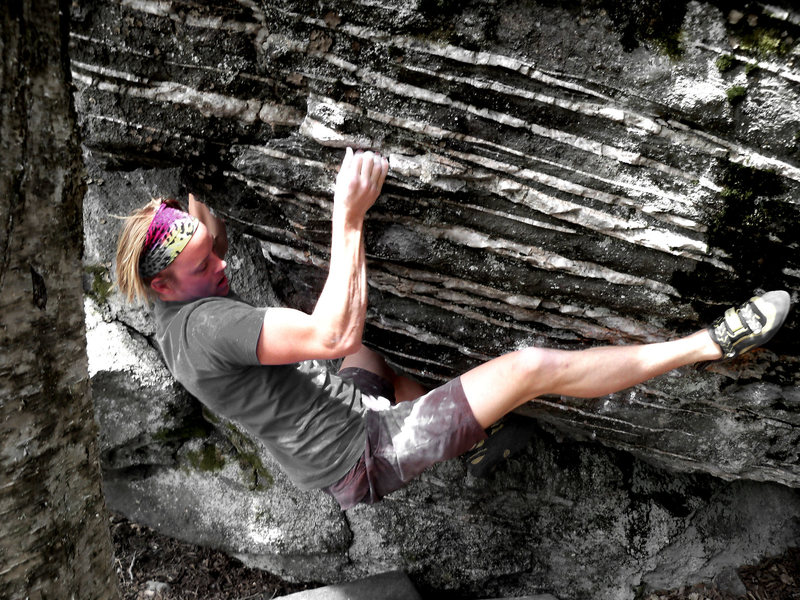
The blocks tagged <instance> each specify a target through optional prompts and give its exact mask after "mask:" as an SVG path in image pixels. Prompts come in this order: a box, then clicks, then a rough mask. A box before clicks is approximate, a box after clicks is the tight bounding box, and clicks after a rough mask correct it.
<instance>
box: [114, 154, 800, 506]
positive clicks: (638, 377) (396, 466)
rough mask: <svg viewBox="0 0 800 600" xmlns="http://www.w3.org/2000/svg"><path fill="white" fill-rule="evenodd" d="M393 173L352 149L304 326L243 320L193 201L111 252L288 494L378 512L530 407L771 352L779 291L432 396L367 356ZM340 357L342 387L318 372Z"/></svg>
mask: <svg viewBox="0 0 800 600" xmlns="http://www.w3.org/2000/svg"><path fill="white" fill-rule="evenodd" d="M388 169H389V163H388V161H387V160H386V159H385V158H383V157H381V156H379V155H378V154H374V153H372V152H363V153H362V152H353V151H352V150H351V149H348V150H347V151H346V153H345V157H344V160H343V162H342V165H341V168H340V170H339V174H338V175H337V178H336V185H335V191H334V203H333V214H332V240H331V256H330V265H329V270H328V276H327V279H326V282H325V285H324V287H323V289H322V292H321V293H320V296H319V298H318V300H317V302H316V305H315V308H314V310H313V311H312V312H311V314H307V313H304V312H301V311H298V310H294V309H290V308H282V307H253V306H250V305H249V304H247V303H245V302H243V301H241V300H240V299H238V298H237V297H236V296H235V295H233V294H231V293H230V288H229V284H228V280H227V277H226V275H225V267H226V263H225V261H224V256H225V251H226V248H227V238H226V234H225V228H224V225H223V224H222V223H221V221H220V220H219V219H217V218H216V217H214V216H213V215H212V214H211V213H210V212H209V211H208V209H206V208H205V206H204V205H203V204H201V203H199V202H197V200H196V199H195V198H194V197H193V196H191V195H190V198H189V212H188V213H187V212H184V211H183V210H182V209H181V208H180V206H179V205H178V204H177V203H176V202H174V201H164V202H162V201H153V202H151V203H150V204H148V205H147V206H145V207H144V208H142V209H139V210H138V211H136V212H134V213H133V214H132V215H131V216H130V217H128V219H127V222H126V224H125V226H124V229H123V232H122V234H121V236H120V240H119V246H118V252H117V267H116V271H117V283H118V286H119V288H120V290H121V291H122V293H123V294H124V295H125V296H126V297H127V298H128V300H129V301H134V300H136V299H139V300H147V301H152V302H153V304H154V308H153V313H154V317H155V321H156V342H157V345H158V346H159V348H160V350H161V352H162V354H163V356H164V359H165V361H166V364H167V367H168V368H169V370H170V372H171V373H172V374H173V376H174V377H175V378H176V379H177V380H178V381H179V382H180V383H181V384H183V386H184V387H185V388H186V389H187V390H188V391H189V392H190V393H192V394H193V395H194V396H196V397H197V398H198V399H199V400H200V401H201V402H202V403H204V404H205V405H206V406H208V407H209V408H210V409H211V410H212V411H214V412H216V413H219V414H221V415H224V416H226V417H228V418H230V419H232V420H234V421H236V422H238V423H239V424H241V425H242V426H243V427H244V428H246V429H247V430H248V431H249V432H250V433H251V434H252V435H254V436H256V437H258V438H259V439H260V440H262V441H263V442H264V444H265V445H266V446H267V448H268V449H269V450H270V452H271V453H272V454H273V456H274V457H275V459H276V460H277V461H278V462H279V463H280V464H281V465H282V467H283V469H284V470H285V472H286V473H287V475H288V476H289V478H290V479H291V480H292V481H293V482H294V483H295V484H296V485H298V486H299V487H301V488H304V489H309V488H320V489H323V490H325V491H326V492H327V493H329V494H331V495H332V496H333V497H334V498H335V499H336V500H337V502H338V503H339V504H340V506H341V507H342V508H343V509H347V508H350V507H352V506H355V505H356V504H359V503H373V502H377V501H378V500H380V499H381V498H382V497H384V496H385V495H387V494H389V493H391V492H392V491H395V490H397V489H399V488H400V487H402V486H403V485H405V484H406V483H407V482H409V481H410V480H411V479H413V478H414V477H415V476H417V475H418V474H419V473H421V472H422V471H423V470H424V469H426V468H427V467H429V466H430V465H432V464H434V463H436V462H439V461H442V460H446V459H449V458H453V457H456V456H459V455H461V454H464V453H465V452H467V451H468V450H469V449H470V448H472V447H473V446H474V445H475V444H476V443H478V442H480V441H481V440H484V439H486V436H487V433H486V429H487V428H489V427H490V426H492V425H493V424H494V423H496V422H497V421H498V420H499V419H501V418H502V417H503V416H505V415H507V414H508V413H510V412H511V411H513V410H514V409H515V408H517V407H519V406H520V405H522V404H524V403H526V402H528V401H530V400H532V399H533V398H536V397H538V396H541V395H545V394H553V395H561V396H573V397H583V398H592V397H599V396H605V395H607V394H611V393H613V392H617V391H620V390H623V389H626V388H629V387H631V386H634V385H636V384H638V383H641V382H644V381H646V380H648V379H651V378H653V377H656V376H658V375H661V374H663V373H666V372H668V371H670V370H673V369H676V368H678V367H682V366H685V365H688V364H691V363H696V362H703V361H714V360H720V359H723V358H733V357H736V356H739V355H740V354H742V353H743V352H747V351H748V350H751V349H753V348H755V347H757V346H760V345H762V344H764V343H766V342H767V341H768V340H769V339H771V338H772V337H773V336H774V335H775V333H776V332H777V331H778V329H779V328H780V327H781V325H782V324H783V322H784V320H785V319H786V315H787V313H788V311H789V307H790V300H789V294H788V293H786V292H784V291H774V292H768V293H766V294H763V295H761V296H756V297H754V298H751V299H750V300H749V301H747V302H745V303H744V304H743V305H742V306H740V307H739V308H736V309H734V308H731V309H728V310H727V311H726V312H725V314H724V315H723V316H721V317H720V318H719V319H718V320H717V321H715V322H714V323H713V324H712V325H711V326H710V327H708V328H705V329H702V330H700V331H697V332H695V333H693V334H691V335H688V336H685V337H681V338H678V339H675V340H671V341H665V342H659V343H653V344H644V345H633V346H605V347H596V348H589V349H586V350H578V351H563V350H555V349H548V348H537V347H531V348H525V349H522V350H518V351H515V352H510V353H508V354H505V355H503V356H500V357H498V358H495V359H493V360H490V361H488V362H486V363H484V364H481V365H479V366H477V367H475V368H474V369H472V370H470V371H468V372H466V373H464V374H462V375H461V376H460V377H457V378H456V379H454V380H452V381H450V382H448V383H446V384H445V385H443V386H441V387H439V388H436V389H434V390H431V391H427V390H425V389H424V388H423V387H422V386H421V385H420V384H418V383H417V382H415V381H413V380H411V379H409V378H407V377H404V376H401V375H398V374H396V373H394V372H393V371H392V369H390V368H389V366H388V365H387V364H386V362H385V361H384V359H383V358H382V357H381V356H380V355H378V354H377V353H375V352H373V351H371V350H369V349H367V348H365V347H364V346H363V345H362V343H361V338H362V333H363V329H364V322H365V317H366V307H367V276H366V258H365V252H364V219H365V216H366V214H367V211H368V210H369V208H370V207H371V206H372V205H373V204H374V203H375V201H376V199H377V198H378V195H379V194H380V191H381V188H382V186H383V183H384V181H385V179H386V176H387V172H388ZM338 358H343V360H342V364H341V369H340V371H339V372H338V373H336V374H333V373H329V372H328V371H327V370H326V368H325V367H324V366H323V365H322V364H321V363H319V362H316V361H319V360H324V359H338Z"/></svg>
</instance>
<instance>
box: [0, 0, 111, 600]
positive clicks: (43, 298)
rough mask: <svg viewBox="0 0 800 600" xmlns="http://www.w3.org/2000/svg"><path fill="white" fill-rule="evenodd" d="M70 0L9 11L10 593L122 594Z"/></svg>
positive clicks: (4, 215)
mask: <svg viewBox="0 0 800 600" xmlns="http://www.w3.org/2000/svg"><path fill="white" fill-rule="evenodd" d="M68 10H69V6H68V3H65V2H61V3H60V4H59V2H57V1H56V0H49V1H48V0H41V1H36V2H23V1H22V0H12V1H10V2H6V3H4V4H3V8H2V9H0V28H2V29H0V48H2V65H0V87H1V92H2V93H1V94H0V98H2V104H0V109H1V110H2V113H0V115H1V116H0V140H2V152H1V153H0V167H2V168H1V169H0V223H2V226H0V348H2V354H0V448H2V452H1V453H0V473H2V475H0V482H2V483H1V484H0V539H2V546H0V597H3V598H81V599H92V598H116V597H117V596H118V592H117V590H116V579H115V576H114V572H113V568H112V551H111V538H110V534H109V529H108V518H107V513H106V509H105V505H104V500H103V495H102V493H101V487H100V471H99V468H98V460H97V450H96V425H95V421H94V418H93V413H92V404H91V397H90V393H89V386H88V371H87V364H86V343H85V334H84V329H85V327H84V317H83V292H82V286H81V262H80V257H81V252H82V244H83V238H82V223H81V221H82V218H81V203H82V198H83V193H84V191H85V184H84V181H83V167H82V162H81V154H80V146H79V143H78V138H77V133H76V128H75V119H74V111H73V108H72V104H71V98H70V93H69V87H68V85H69V76H68V70H67V69H66V68H65V67H66V58H65V56H66V52H65V49H66V35H67V26H66V23H67V15H68Z"/></svg>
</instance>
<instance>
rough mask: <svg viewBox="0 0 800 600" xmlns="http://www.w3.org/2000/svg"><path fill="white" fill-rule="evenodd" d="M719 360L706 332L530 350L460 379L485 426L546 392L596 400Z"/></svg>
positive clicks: (513, 354) (505, 357)
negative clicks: (642, 341) (641, 342)
mask: <svg viewBox="0 0 800 600" xmlns="http://www.w3.org/2000/svg"><path fill="white" fill-rule="evenodd" d="M721 357H722V351H721V350H720V348H719V346H718V345H717V344H716V343H715V342H714V341H713V340H712V339H711V336H710V335H709V333H708V331H707V330H703V331H699V332H697V333H695V334H692V335H690V336H687V337H684V338H680V339H677V340H673V341H670V342H660V343H656V344H645V345H639V346H605V347H600V348H590V349H587V350H577V351H564V350H551V349H544V348H528V349H525V350H520V351H517V352H512V353H511V354H506V355H504V356H501V357H499V358H496V359H494V360H491V361H489V362H486V363H484V364H482V365H480V366H478V367H476V368H474V369H472V370H471V371H468V372H467V373H465V374H464V375H462V376H461V382H462V385H463V386H464V393H465V394H466V397H467V401H468V402H469V404H470V407H471V408H472V411H473V413H474V414H475V418H476V419H477V421H478V423H479V424H480V425H481V426H482V427H484V428H487V427H489V426H490V425H491V424H492V423H494V422H496V421H497V420H498V419H500V418H501V417H502V416H503V415H505V414H507V413H509V412H511V411H512V410H513V409H515V408H516V407H518V406H520V405H522V404H524V403H525V402H528V401H530V400H532V399H534V398H536V397H538V396H541V395H544V394H557V395H564V396H573V397H579V398H596V397H600V396H605V395H607V394H611V393H614V392H618V391H620V390H624V389H626V388H629V387H631V386H634V385H636V384H638V383H642V382H644V381H647V380H648V379H652V378H653V377H656V376H658V375H662V374H664V373H666V372H668V371H671V370H673V369H676V368H678V367H682V366H685V365H688V364H691V363H695V362H700V361H707V360H715V359H718V358H721Z"/></svg>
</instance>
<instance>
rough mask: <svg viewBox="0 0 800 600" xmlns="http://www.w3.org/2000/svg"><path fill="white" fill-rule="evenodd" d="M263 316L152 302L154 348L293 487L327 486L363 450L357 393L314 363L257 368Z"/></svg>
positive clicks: (229, 303) (198, 303)
mask: <svg viewBox="0 0 800 600" xmlns="http://www.w3.org/2000/svg"><path fill="white" fill-rule="evenodd" d="M265 311H266V309H264V308H254V307H252V306H250V305H248V304H246V303H244V302H242V301H240V300H238V299H236V298H232V297H229V298H221V297H213V298H202V299H200V300H195V301H192V302H161V301H156V303H155V311H154V313H155V320H156V343H157V344H158V346H159V348H160V349H161V352H162V354H163V355H164V359H165V361H166V363H167V367H168V368H169V370H170V372H171V373H172V375H173V376H174V377H175V379H177V380H178V381H179V382H180V383H181V384H182V385H183V386H184V387H185V388H186V389H187V390H188V391H189V393H191V394H192V395H193V396H195V397H196V398H197V399H198V400H200V401H201V402H202V403H203V404H205V405H206V406H207V407H208V408H209V409H211V410H212V411H213V412H215V413H217V414H220V415H223V416H225V417H227V418H229V419H232V420H234V421H236V422H237V423H239V424H240V425H241V426H242V427H244V428H245V429H246V430H247V431H249V432H250V433H251V434H252V435H254V436H256V437H258V438H259V439H261V440H262V441H263V442H264V444H265V445H266V446H267V448H268V449H269V451H270V452H271V453H272V455H273V457H274V458H275V459H276V460H277V461H278V462H279V463H280V464H281V466H282V467H283V469H284V471H285V472H286V474H287V475H288V476H289V478H290V479H291V480H292V481H293V482H294V483H295V484H296V485H297V486H298V487H300V488H303V489H310V488H320V487H326V486H328V485H331V484H333V483H335V482H336V481H338V480H339V479H341V478H342V477H343V476H344V475H345V474H346V473H347V471H349V470H350V468H351V467H353V465H355V463H356V461H357V460H358V459H359V457H360V456H361V454H362V453H363V452H364V444H365V432H364V419H363V416H364V413H365V408H364V407H363V405H362V403H361V393H360V392H359V391H358V390H357V389H356V388H355V387H354V386H353V384H352V383H351V382H350V381H345V380H342V379H340V378H339V377H337V376H335V375H333V374H331V373H329V372H328V370H327V369H326V368H325V366H324V364H322V363H320V362H319V361H306V362H303V363H296V364H290V365H279V366H263V365H260V364H259V362H258V358H257V356H256V345H257V343H258V338H259V334H260V332H261V324H262V322H263V320H264V312H265Z"/></svg>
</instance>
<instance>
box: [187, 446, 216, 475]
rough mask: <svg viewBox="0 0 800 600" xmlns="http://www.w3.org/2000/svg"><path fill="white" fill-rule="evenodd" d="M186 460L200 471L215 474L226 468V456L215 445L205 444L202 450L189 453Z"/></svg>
mask: <svg viewBox="0 0 800 600" xmlns="http://www.w3.org/2000/svg"><path fill="white" fill-rule="evenodd" d="M186 458H187V460H188V461H189V464H190V465H191V466H192V467H194V468H195V469H197V470H198V471H204V472H214V471H219V470H221V469H222V468H223V467H224V466H225V456H224V455H223V454H222V451H221V450H220V449H219V448H217V446H216V445H215V444H203V447H202V448H201V449H200V450H195V451H191V452H187V453H186Z"/></svg>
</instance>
